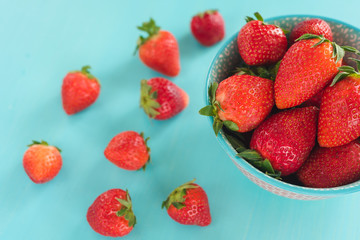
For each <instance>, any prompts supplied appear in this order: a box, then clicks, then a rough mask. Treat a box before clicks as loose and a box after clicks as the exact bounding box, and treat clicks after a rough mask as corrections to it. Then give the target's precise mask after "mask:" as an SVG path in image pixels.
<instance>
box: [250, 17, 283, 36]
mask: <svg viewBox="0 0 360 240" xmlns="http://www.w3.org/2000/svg"><path fill="white" fill-rule="evenodd" d="M254 16H255V18H256V19H254V18H252V17H249V16H246V17H245V21H246V22H247V23H248V22H251V21H256V20H257V21H260V22H262V24H263V25H268V24H267V23H265V22H264V18H263V17H262V16H261V14H260V13H259V12H255V13H254ZM271 25H273V26H275V27H277V28H280V29H281V30H282V31H283V32H284V34H287V33H289V31H288V30H286V29H283V28H281V27H279V26H278V25H275V24H271Z"/></svg>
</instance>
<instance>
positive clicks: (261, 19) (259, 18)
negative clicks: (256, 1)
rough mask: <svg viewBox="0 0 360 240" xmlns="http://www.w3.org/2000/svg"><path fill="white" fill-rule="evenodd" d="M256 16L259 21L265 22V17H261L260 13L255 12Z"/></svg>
mask: <svg viewBox="0 0 360 240" xmlns="http://www.w3.org/2000/svg"><path fill="white" fill-rule="evenodd" d="M254 15H255V17H256V19H257V20H259V21H262V22H264V19H263V17H262V16H261V15H260V13H259V12H255V13H254Z"/></svg>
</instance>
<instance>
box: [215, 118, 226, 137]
mask: <svg viewBox="0 0 360 240" xmlns="http://www.w3.org/2000/svg"><path fill="white" fill-rule="evenodd" d="M223 125H224V124H223V122H222V121H221V120H220V119H219V118H215V119H214V123H213V129H214V132H215V135H216V136H217V135H218V134H219V132H220V129H221V128H222V127H223Z"/></svg>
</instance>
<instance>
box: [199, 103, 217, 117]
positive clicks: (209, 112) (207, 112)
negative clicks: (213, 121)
mask: <svg viewBox="0 0 360 240" xmlns="http://www.w3.org/2000/svg"><path fill="white" fill-rule="evenodd" d="M199 114H201V115H204V116H209V117H213V116H216V113H215V112H214V107H213V106H212V105H208V106H205V107H203V108H202V109H200V110H199Z"/></svg>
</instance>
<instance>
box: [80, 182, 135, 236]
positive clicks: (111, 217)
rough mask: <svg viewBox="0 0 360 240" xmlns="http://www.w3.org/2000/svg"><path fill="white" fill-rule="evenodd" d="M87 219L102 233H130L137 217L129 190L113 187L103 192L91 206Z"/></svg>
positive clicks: (94, 228)
mask: <svg viewBox="0 0 360 240" xmlns="http://www.w3.org/2000/svg"><path fill="white" fill-rule="evenodd" d="M86 219H87V221H88V223H89V225H90V226H91V228H92V229H93V230H94V231H95V232H97V233H99V234H101V235H104V236H109V237H122V236H125V235H127V234H129V233H130V232H131V231H132V230H133V227H134V226H135V224H136V217H135V215H134V213H133V210H132V203H131V198H130V195H129V193H128V191H127V190H126V192H125V191H124V190H121V189H111V190H108V191H106V192H104V193H102V194H101V195H100V196H98V197H97V198H96V199H95V201H94V202H93V204H91V206H90V207H89V209H88V211H87V214H86Z"/></svg>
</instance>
